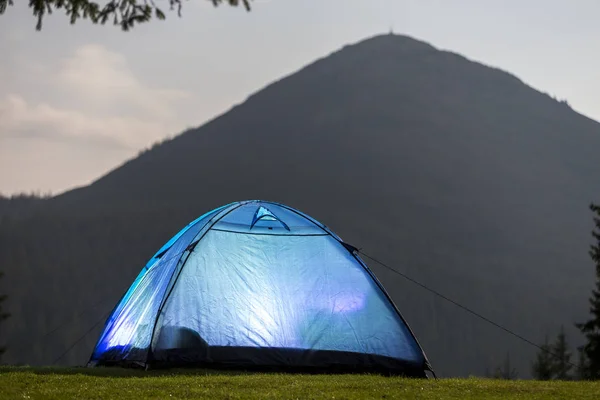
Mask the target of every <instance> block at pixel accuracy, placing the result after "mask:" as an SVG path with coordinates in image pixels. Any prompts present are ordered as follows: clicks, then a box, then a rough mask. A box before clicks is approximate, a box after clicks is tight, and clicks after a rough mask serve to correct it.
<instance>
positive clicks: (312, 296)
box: [88, 200, 431, 377]
mask: <svg viewBox="0 0 600 400" xmlns="http://www.w3.org/2000/svg"><path fill="white" fill-rule="evenodd" d="M88 365H90V366H95V365H104V366H109V365H120V366H135V365H139V366H142V367H171V366H203V367H237V368H244V369H249V368H263V369H264V368H267V369H275V370H278V371H284V370H303V371H322V372H330V371H331V372H338V371H346V370H347V371H371V372H384V373H392V374H402V375H408V376H423V377H424V376H426V371H431V367H430V364H429V362H428V361H427V358H426V356H425V354H424V352H423V350H422V349H421V347H420V345H419V344H418V342H417V340H416V338H415V336H414V334H413V333H412V332H411V330H410V328H409V327H408V325H407V323H406V322H405V320H404V319H403V317H402V316H401V314H400V312H399V311H398V309H397V308H396V306H395V305H394V303H393V302H392V300H391V299H390V297H389V296H388V294H387V293H386V292H385V290H384V288H383V287H382V285H381V284H380V283H379V281H378V280H377V279H376V277H375V276H374V275H373V273H372V272H371V271H370V270H369V268H368V267H367V266H366V265H365V263H364V262H363V261H362V260H361V259H360V258H359V256H358V252H357V251H356V249H355V248H354V247H352V246H350V245H348V244H346V243H344V242H343V241H342V239H340V237H338V236H337V235H336V234H335V233H333V232H332V231H331V230H329V229H328V228H327V227H326V226H324V225H323V224H321V223H319V222H317V221H316V220H314V219H313V218H311V217H309V216H307V215H306V214H303V213H301V212H300V211H297V210H295V209H293V208H291V207H288V206H285V205H283V204H278V203H273V202H266V201H259V200H252V201H241V202H235V203H231V204H228V205H225V206H223V207H220V208H217V209H215V210H213V211H210V212H208V213H206V214H204V215H203V216H201V217H199V218H198V219H196V220H195V221H193V222H191V223H190V224H188V225H187V226H186V227H185V228H184V229H182V230H181V231H180V232H179V233H177V234H176V235H175V236H174V237H173V238H172V239H171V240H169V241H168V242H167V243H166V244H165V245H164V246H163V247H162V248H161V249H160V250H159V251H158V252H157V253H156V254H155V255H154V256H153V257H152V258H151V259H150V261H148V263H147V264H146V265H145V266H144V268H143V269H142V271H141V272H140V273H139V275H138V276H137V278H136V279H135V281H134V282H133V284H132V285H131V287H130V288H129V290H128V291H127V292H126V293H125V295H124V296H123V298H122V299H121V300H120V302H119V303H118V304H117V305H116V307H115V308H114V310H113V311H112V313H111V315H110V316H109V317H108V319H107V321H106V323H105V326H104V329H103V331H102V334H101V335H100V338H99V340H98V342H97V344H96V347H95V349H94V351H93V353H92V356H91V358H90V362H89V364H88Z"/></svg>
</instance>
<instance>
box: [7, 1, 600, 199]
mask: <svg viewBox="0 0 600 400" xmlns="http://www.w3.org/2000/svg"><path fill="white" fill-rule="evenodd" d="M165 2H166V0H165V1H160V0H159V1H157V3H165ZM16 3H18V4H17V5H16V6H14V7H11V8H10V9H9V10H7V12H6V14H5V15H3V16H0V54H1V56H0V193H2V194H5V195H8V194H13V193H16V192H22V191H26V192H31V191H40V192H52V193H60V192H61V191H64V190H67V189H69V188H72V187H75V186H80V185H84V184H87V183H90V182H91V181H93V180H94V179H96V178H97V177H99V176H101V175H103V174H104V173H106V172H107V171H109V170H110V169H113V168H115V167H117V166H118V165H119V164H121V163H122V162H123V161H125V160H126V159H128V158H131V157H134V156H135V155H136V154H137V153H138V151H139V150H140V149H142V148H145V147H147V146H149V145H151V144H152V143H154V142H156V141H157V140H159V139H161V138H164V137H166V136H172V135H174V134H177V133H179V132H181V131H182V130H184V129H185V128H187V127H192V126H198V125H201V124H202V123H203V122H205V121H207V120H208V119H210V118H212V117H214V116H215V115H217V114H220V113H222V112H224V111H226V110H227V109H229V108H230V107H231V106H232V105H234V104H237V103H240V102H242V101H243V100H244V99H245V98H246V97H247V96H248V95H249V94H251V93H252V92H255V91H257V90H259V89H261V88H262V87H263V86H264V85H266V84H268V83H270V82H271V81H273V80H276V79H278V78H280V77H282V76H284V75H287V74H290V73H292V72H294V71H296V70H297V69H299V68H301V67H303V66H304V65H306V64H308V63H310V62H312V61H313V60H315V59H316V58H319V57H322V56H325V55H327V54H329V53H331V52H333V51H335V50H337V49H339V48H340V47H342V46H344V45H345V44H348V43H354V42H357V41H360V40H362V39H364V38H367V37H370V36H373V35H376V34H382V33H387V32H388V31H389V29H390V27H391V26H393V29H394V32H395V33H400V34H407V35H410V36H412V37H415V38H418V39H421V40H424V41H426V42H429V43H430V44H432V45H434V46H436V47H438V48H441V49H447V50H452V51H455V52H458V53H461V54H463V55H465V56H466V57H468V58H470V59H474V60H477V61H480V62H483V63H485V64H488V65H493V66H496V67H499V68H502V69H504V70H507V71H509V72H511V73H513V74H515V75H517V76H518V77H519V78H521V79H522V80H524V81H525V82H526V83H528V84H530V85H531V86H533V87H535V88H537V89H539V90H542V91H544V92H547V93H549V94H552V95H554V96H556V97H558V98H559V99H567V100H568V101H569V103H570V104H571V106H572V107H573V108H574V109H576V110H577V111H579V112H581V113H582V114H585V115H587V116H589V117H591V118H594V119H596V120H600V23H598V17H599V16H600V1H598V0H572V1H567V0H563V1H557V0H503V1H486V0H270V1H268V0H256V1H254V2H253V11H252V12H250V13H247V12H246V11H245V10H244V9H243V8H231V7H224V6H223V7H219V8H217V9H215V8H213V7H212V5H211V4H210V2H208V1H206V0H189V1H187V2H185V5H184V9H183V17H182V18H181V19H180V18H178V17H177V16H176V14H172V13H169V14H168V15H167V21H164V22H161V21H154V22H151V23H149V24H146V25H141V26H139V27H137V28H135V29H134V30H133V31H131V32H128V33H123V32H121V31H120V30H119V29H118V28H116V27H113V26H112V25H107V26H104V27H101V26H93V25H91V24H90V23H87V22H86V21H80V22H79V23H77V24H76V25H75V26H71V25H69V23H68V20H67V19H66V18H65V17H64V16H62V15H59V14H55V15H53V16H51V17H50V18H48V19H46V21H45V23H44V27H43V30H42V31H41V32H37V31H35V20H34V18H33V17H32V16H31V13H30V10H29V9H28V8H27V5H26V3H27V2H25V1H17V2H16ZM201 156H202V155H201V154H199V155H198V157H201Z"/></svg>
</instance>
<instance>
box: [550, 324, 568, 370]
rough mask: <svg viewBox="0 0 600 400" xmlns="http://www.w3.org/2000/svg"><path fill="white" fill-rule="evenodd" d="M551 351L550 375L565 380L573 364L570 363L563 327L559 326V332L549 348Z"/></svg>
mask: <svg viewBox="0 0 600 400" xmlns="http://www.w3.org/2000/svg"><path fill="white" fill-rule="evenodd" d="M551 351H552V356H551V359H552V364H551V365H552V376H553V377H554V378H555V379H560V380H567V379H570V378H571V376H570V375H569V373H570V371H571V369H572V368H573V364H572V363H571V352H570V351H569V345H568V344H567V335H566V334H565V329H564V327H562V326H561V327H560V332H559V334H558V336H557V338H556V342H554V345H553V346H552V348H551Z"/></svg>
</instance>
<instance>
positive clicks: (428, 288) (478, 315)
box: [356, 249, 577, 368]
mask: <svg viewBox="0 0 600 400" xmlns="http://www.w3.org/2000/svg"><path fill="white" fill-rule="evenodd" d="M356 251H357V253H359V254H361V255H363V256H365V257H367V258H368V259H370V260H371V261H374V262H375V263H377V264H379V265H381V266H382V267H384V268H386V269H387V270H389V271H391V272H393V273H395V274H397V275H400V276H401V277H403V278H404V279H406V280H407V281H409V282H411V283H413V284H415V285H417V286H419V287H421V288H422V289H425V290H427V291H428V292H430V293H432V294H434V295H436V296H438V297H439V298H441V299H443V300H446V301H447V302H449V303H451V304H454V305H455V306H457V307H459V308H460V309H462V310H464V311H466V312H468V313H470V314H471V315H474V316H476V317H477V318H479V319H481V320H482V321H485V322H487V323H488V324H491V325H492V326H494V327H496V328H499V329H501V330H503V331H504V332H506V333H508V334H510V335H512V336H514V337H516V338H517V339H519V340H521V341H523V342H525V343H527V344H529V345H531V346H533V347H535V348H537V349H539V350H541V351H544V352H546V353H548V354H550V355H551V356H553V357H558V355H557V354H556V353H553V352H551V351H550V350H547V349H545V348H543V347H542V346H540V345H538V344H537V343H535V342H533V341H531V340H529V339H527V338H526V337H524V336H521V335H519V334H518V333H516V332H513V331H511V330H510V329H508V328H505V327H504V326H502V325H500V324H498V323H496V322H494V321H492V320H491V319H489V318H487V317H485V316H483V315H481V314H480V313H478V312H477V311H474V310H472V309H470V308H469V307H467V306H463V305H462V304H460V303H459V302H457V301H455V300H452V299H451V298H449V297H447V296H445V295H443V294H442V293H440V292H438V291H436V290H435V289H431V288H430V287H428V286H426V285H424V284H422V283H421V282H419V281H417V280H415V279H413V278H411V277H410V276H408V275H406V274H404V273H402V272H400V271H398V270H396V269H394V268H392V267H391V266H389V265H387V264H385V263H383V262H381V261H379V260H378V259H376V258H375V257H372V256H370V255H368V254H366V253H364V252H363V251H362V250H361V249H356ZM566 362H567V363H568V364H570V365H571V366H573V367H576V368H577V365H575V364H574V363H572V362H570V361H566Z"/></svg>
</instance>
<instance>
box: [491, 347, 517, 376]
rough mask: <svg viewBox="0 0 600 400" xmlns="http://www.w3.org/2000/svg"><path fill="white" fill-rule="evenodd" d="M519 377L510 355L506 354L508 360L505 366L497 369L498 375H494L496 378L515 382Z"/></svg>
mask: <svg viewBox="0 0 600 400" xmlns="http://www.w3.org/2000/svg"><path fill="white" fill-rule="evenodd" d="M517 377H518V373H517V370H516V369H515V368H513V367H512V366H511V365H510V354H509V353H506V358H505V359H504V364H503V365H502V367H498V368H496V373H495V374H494V378H496V379H506V380H513V379H517Z"/></svg>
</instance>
